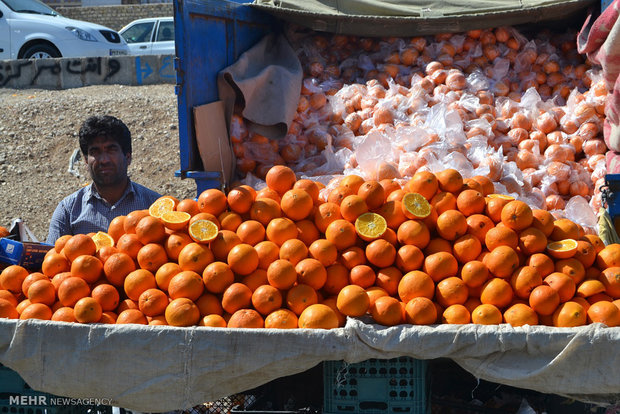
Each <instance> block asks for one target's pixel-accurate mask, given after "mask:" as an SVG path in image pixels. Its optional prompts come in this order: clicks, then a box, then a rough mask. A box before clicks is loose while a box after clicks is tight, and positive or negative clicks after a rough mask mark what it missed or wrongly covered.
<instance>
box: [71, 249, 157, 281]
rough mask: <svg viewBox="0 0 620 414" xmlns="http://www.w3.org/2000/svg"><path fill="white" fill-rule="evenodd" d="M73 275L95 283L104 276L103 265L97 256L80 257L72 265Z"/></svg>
mask: <svg viewBox="0 0 620 414" xmlns="http://www.w3.org/2000/svg"><path fill="white" fill-rule="evenodd" d="M162 250H163V249H162ZM71 275H72V276H75V277H81V278H82V279H84V280H85V281H86V282H87V283H94V282H96V281H97V280H98V279H99V278H100V277H101V275H103V264H102V263H101V261H100V260H99V259H97V258H96V257H95V256H90V255H81V256H78V257H76V258H75V260H73V262H72V263H71Z"/></svg>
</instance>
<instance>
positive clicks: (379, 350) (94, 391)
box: [0, 319, 620, 412]
mask: <svg viewBox="0 0 620 414" xmlns="http://www.w3.org/2000/svg"><path fill="white" fill-rule="evenodd" d="M367 322H368V321H363V320H359V319H348V320H347V324H346V326H345V327H344V328H339V329H333V330H301V329H295V330H275V329H254V330H252V329H222V328H220V329H218V328H205V327H193V328H174V327H165V326H138V325H133V326H132V325H122V326H117V325H101V324H94V325H81V324H68V323H58V322H49V321H37V320H29V321H19V320H0V363H2V364H4V365H6V366H7V367H9V368H11V369H13V370H15V371H17V372H18V373H19V374H20V375H21V376H22V377H23V378H24V379H25V380H26V382H27V383H28V384H29V385H30V386H31V387H32V388H33V389H35V390H39V391H44V392H48V393H52V394H56V395H61V396H67V397H73V398H109V399H111V400H112V402H113V404H114V405H117V406H121V407H125V408H129V409H133V410H140V411H156V412H161V411H169V410H175V409H181V408H188V407H192V406H195V405H197V404H200V403H203V402H206V401H214V400H217V399H219V398H222V397H225V396H229V395H231V394H234V393H238V392H243V391H245V390H249V389H252V388H255V387H257V386H259V385H262V384H264V383H267V382H269V381H271V380H273V379H276V378H280V377H283V376H287V375H292V374H295V373H299V372H303V371H305V370H307V369H309V368H311V367H313V366H315V365H317V364H318V363H320V362H322V361H327V360H345V361H347V362H350V363H354V362H360V361H364V360H366V359H369V358H394V357H397V356H411V357H413V358H417V359H435V358H443V357H445V358H451V359H453V360H454V361H455V362H456V363H458V364H459V365H460V366H462V367H463V368H464V369H466V370H467V371H469V372H471V373H472V374H473V375H474V376H476V377H478V378H482V379H485V380H489V381H493V382H497V383H502V384H506V385H511V386H515V387H520V388H527V389H533V390H536V391H539V392H544V393H555V394H559V395H564V396H568V397H572V398H576V399H578V400H581V401H587V402H598V403H615V402H617V401H620V353H619V352H617V350H618V345H619V344H620V328H607V327H604V326H603V325H600V324H592V325H588V326H583V327H579V328H550V327H545V326H525V327H518V328H514V327H512V326H510V325H495V326H482V325H471V324H470V325H460V326H459V325H437V326H411V325H400V326H395V327H390V328H386V327H382V326H379V325H375V324H370V323H367Z"/></svg>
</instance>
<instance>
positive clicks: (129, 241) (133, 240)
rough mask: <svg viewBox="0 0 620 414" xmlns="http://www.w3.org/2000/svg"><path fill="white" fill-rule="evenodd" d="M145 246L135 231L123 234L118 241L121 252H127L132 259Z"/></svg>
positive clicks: (117, 244) (117, 245) (117, 246)
mask: <svg viewBox="0 0 620 414" xmlns="http://www.w3.org/2000/svg"><path fill="white" fill-rule="evenodd" d="M142 246H144V244H142V242H141V241H140V240H139V239H138V236H137V235H136V234H135V233H128V234H123V235H122V236H121V237H120V238H119V239H118V242H116V248H117V249H118V251H119V253H126V254H128V255H129V256H130V257H131V258H132V259H136V258H137V257H138V252H139V251H140V249H141V248H142Z"/></svg>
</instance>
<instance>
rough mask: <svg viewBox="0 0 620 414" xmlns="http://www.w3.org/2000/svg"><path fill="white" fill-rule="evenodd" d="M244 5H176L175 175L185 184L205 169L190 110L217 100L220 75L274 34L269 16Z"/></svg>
mask: <svg viewBox="0 0 620 414" xmlns="http://www.w3.org/2000/svg"><path fill="white" fill-rule="evenodd" d="M244 3H247V1H243V0H240V1H228V0H202V1H197V0H174V26H175V39H176V40H175V42H176V50H177V56H178V57H177V61H176V66H175V67H176V73H177V86H176V93H177V100H178V119H179V150H180V161H181V169H180V170H179V171H178V172H177V175H180V176H181V177H183V178H186V177H187V178H189V176H190V175H191V174H188V173H189V172H192V171H195V172H200V171H202V170H203V169H204V168H203V166H202V161H201V159H200V155H199V153H198V147H197V144H196V136H195V130H194V117H193V108H194V107H195V106H198V105H203V104H206V103H210V102H214V101H216V100H218V90H217V74H218V72H220V71H221V70H222V69H224V68H226V67H227V66H230V65H231V64H233V63H234V62H235V61H236V60H237V58H238V57H239V56H240V55H241V54H242V53H243V52H245V51H246V50H247V49H249V48H250V47H251V46H253V45H254V44H255V43H257V42H258V41H259V40H260V39H261V38H262V37H263V36H264V35H265V34H267V33H269V32H271V31H272V30H274V27H275V26H274V21H275V20H274V19H273V18H272V17H271V16H269V15H267V14H265V13H263V12H259V11H257V10H255V9H253V8H252V7H249V6H248V5H246V4H244ZM194 178H197V177H195V176H194Z"/></svg>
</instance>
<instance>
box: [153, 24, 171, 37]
mask: <svg viewBox="0 0 620 414" xmlns="http://www.w3.org/2000/svg"><path fill="white" fill-rule="evenodd" d="M167 40H174V22H160V23H159V29H158V30H157V38H156V40H155V41H156V42H165V41H167Z"/></svg>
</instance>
